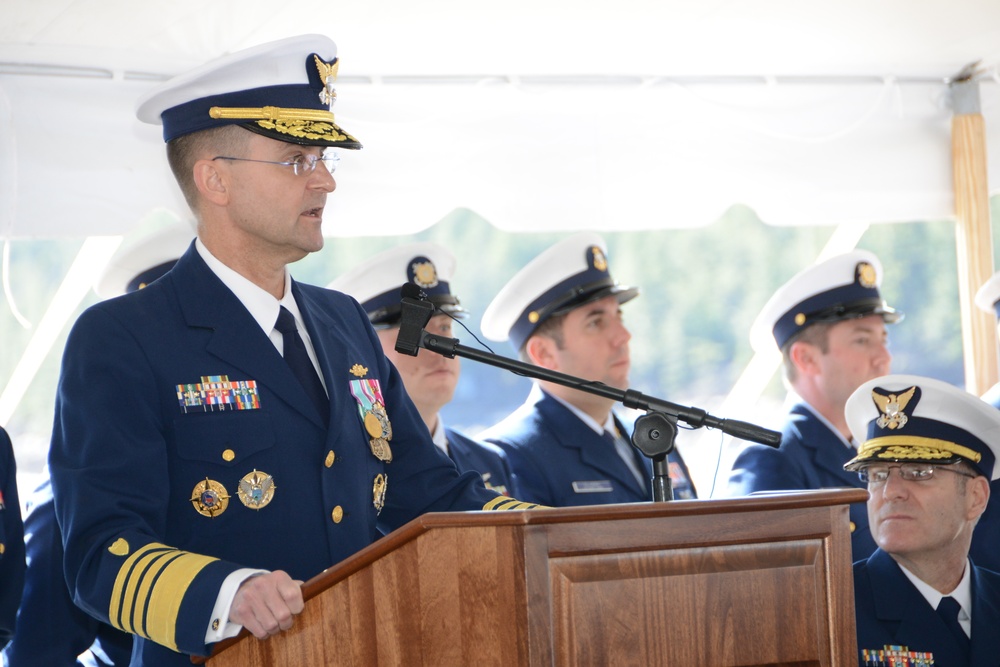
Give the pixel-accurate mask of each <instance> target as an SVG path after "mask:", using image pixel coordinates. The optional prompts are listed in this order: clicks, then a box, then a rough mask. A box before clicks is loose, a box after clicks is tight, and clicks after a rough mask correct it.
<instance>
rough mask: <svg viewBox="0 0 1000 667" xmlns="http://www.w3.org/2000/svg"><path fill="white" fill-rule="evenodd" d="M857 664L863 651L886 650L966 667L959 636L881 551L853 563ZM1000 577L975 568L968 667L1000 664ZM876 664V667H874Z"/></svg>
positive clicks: (989, 666) (894, 563)
mask: <svg viewBox="0 0 1000 667" xmlns="http://www.w3.org/2000/svg"><path fill="white" fill-rule="evenodd" d="M854 615H855V618H856V619H857V629H858V663H859V664H860V665H862V666H863V665H864V664H865V663H864V660H862V658H861V656H862V655H863V654H862V651H863V650H864V649H868V650H871V649H878V650H880V649H883V648H884V647H885V646H886V645H892V646H905V647H907V648H908V649H909V650H910V651H922V652H930V653H933V654H934V664H935V665H941V666H943V667H962V665H964V664H966V663H963V662H962V660H961V659H960V654H959V653H958V648H957V647H956V645H955V644H956V642H955V639H954V638H953V637H954V636H953V635H952V634H951V632H950V631H949V630H948V627H947V626H946V625H945V624H944V621H943V620H941V617H940V616H938V614H937V612H936V611H935V610H934V609H933V608H932V607H931V606H930V605H929V604H928V603H927V599H926V598H924V596H923V595H921V594H920V591H918V590H917V589H916V588H915V587H914V586H913V584H912V583H910V580H909V579H907V578H906V575H905V574H903V571H902V570H901V569H899V566H898V565H897V564H896V561H894V560H893V559H892V557H891V556H889V554H887V553H886V552H884V551H882V550H881V549H878V550H877V551H875V553H874V554H872V556H871V558H869V559H868V560H866V561H860V562H857V563H855V564H854ZM997 628H1000V574H997V573H995V572H990V571H989V570H984V569H982V568H980V567H977V566H973V568H972V635H971V637H972V644H971V652H970V657H971V661H970V662H969V663H968V664H969V665H973V666H974V667H996V665H1000V632H997ZM869 664H871V663H869Z"/></svg>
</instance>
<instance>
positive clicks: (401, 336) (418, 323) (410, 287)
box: [395, 282, 434, 357]
mask: <svg viewBox="0 0 1000 667" xmlns="http://www.w3.org/2000/svg"><path fill="white" fill-rule="evenodd" d="M399 293H400V295H401V296H402V301H400V309H401V310H400V320H399V333H398V334H397V335H396V346H395V347H396V352H399V353H400V354H407V355H409V356H411V357H415V356H417V352H419V351H420V339H421V338H422V336H423V333H424V327H425V326H427V323H428V322H429V321H430V319H431V315H433V314H434V304H433V303H431V302H430V301H427V300H426V298H427V295H426V294H424V293H423V291H422V290H421V289H420V288H419V287H417V286H416V285H414V284H413V283H409V282H408V283H403V286H402V287H401V288H400V290H399Z"/></svg>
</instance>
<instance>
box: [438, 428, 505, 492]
mask: <svg viewBox="0 0 1000 667" xmlns="http://www.w3.org/2000/svg"><path fill="white" fill-rule="evenodd" d="M444 432H445V438H446V439H447V440H448V456H450V457H451V460H452V461H454V462H455V465H456V466H457V467H458V469H459V470H461V471H462V472H466V471H469V470H472V471H474V472H478V473H479V474H480V476H482V478H483V484H485V485H486V486H487V488H491V489H493V490H495V491H497V492H499V493H502V494H504V495H508V496H514V497H515V498H520V497H521V496H520V495H519V494H518V493H517V482H516V480H515V478H514V474H513V473H512V472H511V470H510V462H509V461H508V460H507V454H506V453H505V452H504V451H503V450H502V449H500V448H499V447H497V446H496V445H493V444H490V443H488V442H480V441H478V440H474V439H472V438H470V437H469V436H467V435H464V434H462V433H460V432H458V431H456V430H455V429H452V428H448V427H446V428H445V429H444Z"/></svg>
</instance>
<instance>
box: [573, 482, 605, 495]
mask: <svg viewBox="0 0 1000 667" xmlns="http://www.w3.org/2000/svg"><path fill="white" fill-rule="evenodd" d="M612 491H614V487H613V486H611V482H610V481H608V480H606V479H597V480H593V481H588V482H573V493H611V492H612Z"/></svg>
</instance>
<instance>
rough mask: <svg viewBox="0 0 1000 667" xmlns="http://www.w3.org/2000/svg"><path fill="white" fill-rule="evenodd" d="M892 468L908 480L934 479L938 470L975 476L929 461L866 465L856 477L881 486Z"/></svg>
mask: <svg viewBox="0 0 1000 667" xmlns="http://www.w3.org/2000/svg"><path fill="white" fill-rule="evenodd" d="M893 470H898V471H899V476H900V477H902V478H903V479H905V480H906V481H908V482H926V481H928V480H931V479H934V476H935V475H936V474H937V472H938V471H939V470H943V471H945V472H952V473H955V474H956V475H961V476H962V477H975V475H970V474H969V473H967V472H962V471H961V470H957V469H955V468H952V467H951V466H936V465H933V464H930V463H901V464H900V465H898V466H868V467H867V468H862V469H861V470H859V471H858V477H860V478H861V481H862V482H864V483H865V484H868V485H869V486H881V485H883V484H885V483H886V482H887V481H888V480H889V475H890V473H891V472H892V471H893Z"/></svg>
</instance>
